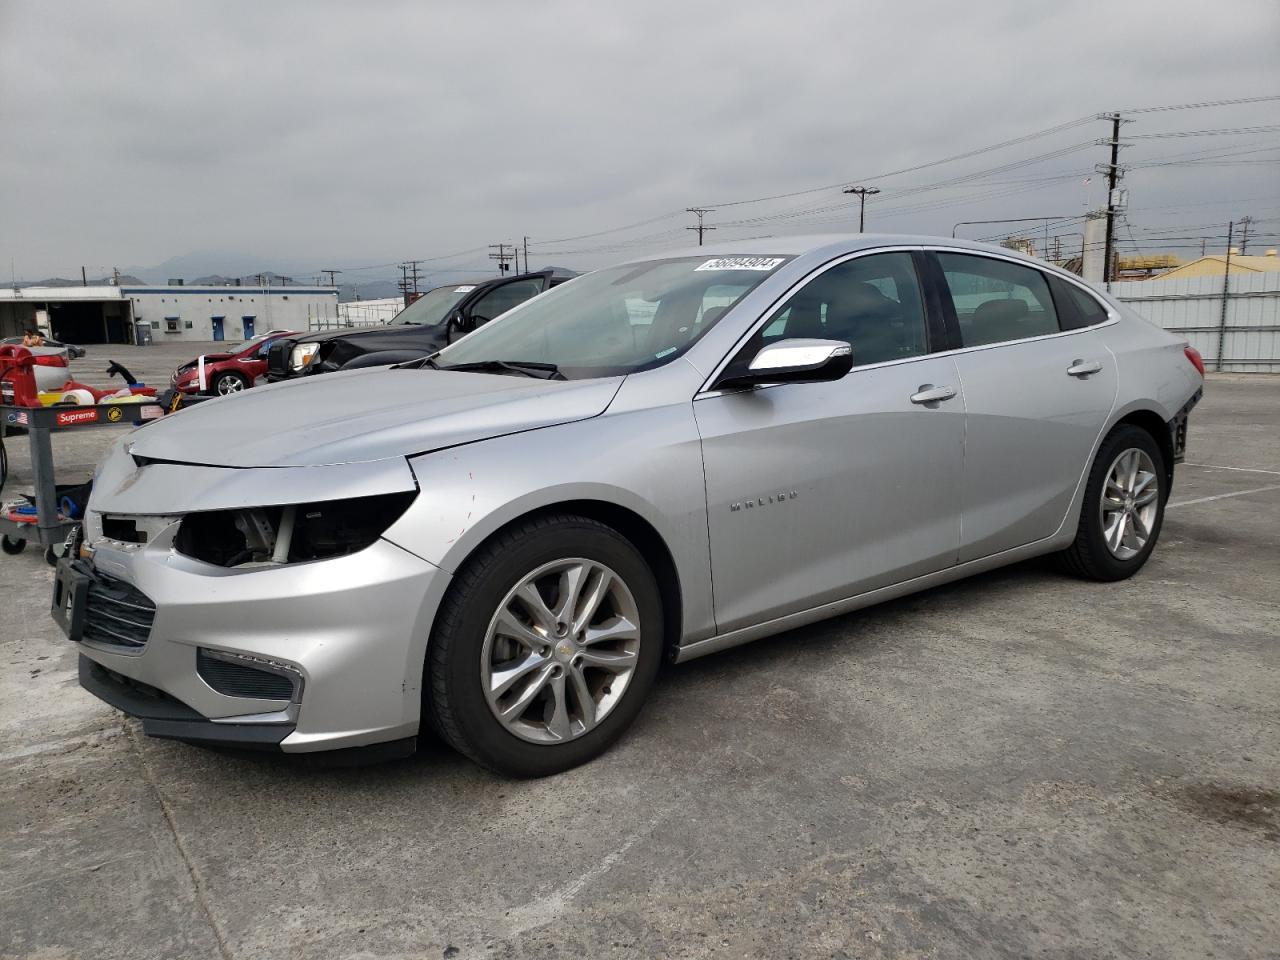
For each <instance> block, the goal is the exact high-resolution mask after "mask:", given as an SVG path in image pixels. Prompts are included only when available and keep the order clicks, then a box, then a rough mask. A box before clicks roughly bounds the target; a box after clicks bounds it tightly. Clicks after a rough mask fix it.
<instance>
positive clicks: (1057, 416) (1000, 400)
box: [934, 251, 1117, 563]
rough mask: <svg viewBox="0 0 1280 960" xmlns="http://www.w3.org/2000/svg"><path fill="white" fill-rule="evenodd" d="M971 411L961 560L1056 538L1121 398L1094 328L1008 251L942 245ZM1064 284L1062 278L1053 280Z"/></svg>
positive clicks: (941, 268)
mask: <svg viewBox="0 0 1280 960" xmlns="http://www.w3.org/2000/svg"><path fill="white" fill-rule="evenodd" d="M934 264H935V265H936V268H937V269H936V270H935V271H934V276H935V277H936V278H938V279H939V281H940V285H941V286H942V288H943V291H944V294H945V295H946V296H944V298H943V299H944V306H945V307H947V308H949V316H948V323H949V325H950V327H951V330H952V335H953V338H954V339H955V341H956V343H957V346H958V347H959V349H958V350H957V351H956V352H955V353H954V355H953V358H954V360H955V364H956V369H957V372H958V374H959V378H960V385H961V387H962V389H963V391H964V404H965V410H966V423H965V453H964V472H963V477H962V480H961V501H962V513H963V532H962V536H961V544H960V562H961V563H963V562H965V561H966V560H973V559H977V558H979V557H984V556H988V555H991V554H995V553H1000V552H1001V551H1004V550H1009V549H1012V548H1014V547H1018V546H1022V545H1024V544H1028V543H1033V542H1035V541H1037V540H1042V539H1044V538H1046V537H1048V536H1051V535H1052V534H1053V533H1054V532H1055V531H1057V529H1058V527H1059V526H1060V525H1061V523H1062V520H1063V518H1064V517H1065V516H1066V512H1067V507H1068V506H1069V504H1070V502H1071V498H1072V496H1073V495H1074V493H1075V490H1076V486H1077V484H1078V483H1079V482H1080V479H1081V475H1082V474H1083V472H1084V470H1085V467H1086V466H1087V465H1088V461H1089V456H1090V453H1091V451H1092V449H1093V445H1094V442H1095V441H1096V440H1097V437H1098V434H1099V432H1100V431H1101V430H1102V428H1103V426H1104V424H1105V423H1106V420H1107V417H1108V416H1109V414H1110V412H1111V408H1112V405H1113V404H1114V402H1115V397H1116V384H1117V376H1116V364H1115V360H1114V358H1113V357H1112V355H1111V353H1110V351H1108V350H1107V348H1106V346H1105V344H1104V343H1103V342H1102V339H1101V337H1100V336H1099V335H1098V334H1097V333H1096V332H1095V331H1094V330H1091V329H1069V328H1070V327H1072V326H1075V323H1074V322H1073V321H1074V318H1075V317H1076V311H1075V310H1074V309H1073V308H1072V307H1071V306H1070V305H1069V304H1067V303H1063V304H1061V305H1058V304H1057V303H1055V299H1054V296H1053V294H1052V293H1051V291H1050V285H1049V282H1048V279H1047V277H1046V276H1045V274H1044V273H1042V272H1041V271H1039V270H1037V269H1035V268H1034V267H1032V266H1030V265H1028V264H1026V263H1023V262H1020V261H1017V260H1013V259H1003V258H1000V257H998V256H994V255H993V256H987V255H983V254H975V253H967V252H966V253H958V252H949V251H937V252H936V253H935V255H934ZM1055 282H1057V283H1062V282H1065V281H1055Z"/></svg>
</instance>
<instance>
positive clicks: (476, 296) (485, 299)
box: [267, 270, 572, 380]
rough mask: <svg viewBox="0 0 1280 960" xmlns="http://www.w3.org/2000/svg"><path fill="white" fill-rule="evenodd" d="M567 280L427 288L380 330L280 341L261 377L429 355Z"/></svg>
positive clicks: (541, 276)
mask: <svg viewBox="0 0 1280 960" xmlns="http://www.w3.org/2000/svg"><path fill="white" fill-rule="evenodd" d="M570 279H572V276H570V275H568V274H564V273H559V272H557V271H555V270H541V271H538V272H537V273H522V274H519V275H518V276H514V277H497V278H494V279H492V280H485V281H482V282H481V283H455V284H450V285H448V286H445V287H436V288H435V289H434V290H428V291H427V292H426V293H424V294H423V295H422V296H421V297H419V298H418V299H417V300H415V301H414V302H413V303H411V304H410V305H409V306H407V307H405V309H403V310H401V311H400V312H399V313H398V314H396V316H395V319H394V320H392V321H391V323H390V324H389V325H388V326H384V327H354V328H353V327H342V328H339V329H337V330H320V331H317V332H316V333H308V334H303V335H301V336H296V337H282V338H281V339H279V340H277V341H276V342H275V343H273V344H272V345H271V349H270V351H269V352H268V353H267V379H268V380H287V379H289V378H290V377H300V376H303V375H309V374H315V373H331V372H333V371H334V370H351V369H354V368H357V367H377V366H384V365H386V364H391V363H404V362H405V361H407V360H416V359H418V358H419V357H425V356H429V355H431V354H433V353H435V352H436V351H437V350H442V349H444V348H445V347H447V346H448V345H449V344H450V343H452V342H453V341H454V340H456V339H458V338H459V337H461V336H464V335H465V334H468V333H470V332H471V331H472V330H474V329H476V327H478V326H480V325H482V324H484V323H487V322H488V321H490V320H492V319H493V318H494V317H496V316H498V315H499V314H503V313H506V312H507V311H508V310H510V309H511V308H512V307H515V306H518V305H519V304H521V303H524V302H525V301H526V300H528V299H529V298H530V297H534V296H537V295H538V294H539V293H542V292H543V291H544V290H549V289H551V288H552V287H554V286H557V285H559V284H561V283H564V282H565V281H566V280H570Z"/></svg>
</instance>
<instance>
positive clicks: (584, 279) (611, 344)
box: [435, 256, 790, 379]
mask: <svg viewBox="0 0 1280 960" xmlns="http://www.w3.org/2000/svg"><path fill="white" fill-rule="evenodd" d="M788 259H790V258H788V257H766V256H749V257H748V256H742V257H713V258H710V259H708V258H706V257H680V258H676V259H666V260H649V261H645V262H643V263H632V264H627V265H623V266H618V267H608V268H606V269H604V270H597V271H595V272H594V273H588V274H584V275H583V276H580V277H576V278H575V279H573V280H571V281H569V282H568V283H564V284H561V285H560V286H558V287H555V288H554V289H552V290H550V291H548V292H547V293H546V294H544V295H543V296H541V297H538V298H537V299H535V300H529V301H528V302H526V303H524V304H522V305H521V306H520V307H519V309H516V310H513V311H512V312H511V313H510V314H508V315H507V316H505V317H503V318H502V319H501V320H499V321H497V322H495V323H488V324H485V325H484V326H482V327H481V328H480V329H479V330H477V331H476V332H475V333H472V334H469V335H468V336H467V337H465V338H464V339H462V340H459V341H458V342H457V343H455V344H454V345H453V346H451V347H448V348H447V349H445V350H444V351H443V352H442V353H440V354H439V355H438V356H437V357H436V358H435V363H436V365H437V366H440V367H449V366H457V365H459V364H482V363H485V362H493V361H506V362H508V363H510V362H524V363H537V364H552V365H554V366H555V368H556V369H557V371H558V372H559V373H560V374H561V375H563V376H565V377H568V378H569V379H579V378H586V377H604V376H617V375H619V374H626V373H635V372H637V371H640V370H648V369H652V368H654V367H660V366H662V365H663V364H666V363H670V362H671V361H672V360H674V359H675V358H676V357H678V356H680V355H681V354H682V353H684V352H685V351H686V350H687V349H689V347H690V346H691V345H692V344H693V343H694V342H696V341H697V340H698V338H699V337H701V336H702V335H703V334H705V333H706V332H707V331H708V330H709V329H711V327H712V326H714V325H715V324H716V323H717V322H718V321H719V320H720V318H721V317H723V316H724V315H725V313H726V312H728V311H729V310H730V309H731V308H732V307H733V305H734V304H736V303H737V302H738V301H739V300H741V299H742V298H743V296H745V295H746V294H747V293H748V292H749V291H750V290H752V289H753V288H755V287H756V286H757V285H758V284H759V283H760V282H761V281H762V280H764V279H765V278H766V277H768V276H769V275H770V274H771V273H773V272H774V271H776V270H777V269H778V268H779V267H781V266H782V265H783V264H784V263H785V262H786V261H787V260H788ZM475 309H476V310H477V311H479V310H480V309H481V306H480V305H479V304H477V306H476V308H475Z"/></svg>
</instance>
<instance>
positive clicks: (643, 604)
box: [423, 514, 664, 777]
mask: <svg viewBox="0 0 1280 960" xmlns="http://www.w3.org/2000/svg"><path fill="white" fill-rule="evenodd" d="M562 567H563V568H564V569H561V568H562ZM579 568H581V569H582V570H585V571H586V572H585V573H583V574H582V580H584V581H585V583H586V585H585V586H584V587H583V588H582V590H581V597H582V598H583V599H582V602H581V603H579V604H577V605H576V606H575V609H576V610H578V611H585V610H587V609H588V608H589V607H590V606H591V605H590V603H589V600H590V599H592V598H593V597H595V596H597V595H599V596H603V597H604V599H603V600H602V601H600V603H599V606H598V608H596V609H598V614H597V616H598V617H599V618H602V619H591V621H590V622H591V623H592V624H597V626H595V627H593V628H591V629H590V630H589V631H588V632H587V633H586V634H578V633H575V627H576V625H575V624H574V623H572V622H568V621H573V620H574V619H575V618H574V617H572V616H565V617H564V618H563V619H564V621H566V622H558V623H556V624H555V626H553V627H547V628H543V627H540V626H539V625H538V624H539V621H538V620H537V619H536V618H535V617H534V616H533V615H532V613H529V615H528V616H527V617H526V618H525V619H523V620H522V622H527V623H528V624H530V625H531V626H532V629H530V627H525V629H524V630H523V634H524V636H525V640H523V641H516V640H514V639H509V638H510V637H512V636H515V633H510V632H506V633H505V635H499V634H503V633H504V631H505V630H506V629H507V628H503V627H499V626H498V623H499V616H498V615H499V614H500V613H503V612H504V611H507V612H510V611H511V610H516V612H517V616H518V617H520V616H523V614H521V613H520V611H522V610H523V611H532V609H533V608H532V607H530V606H528V605H527V604H526V601H524V600H521V599H520V597H519V596H517V594H516V591H517V588H518V587H522V586H523V585H524V584H526V583H529V582H532V583H533V585H534V589H535V590H536V591H538V593H540V594H541V599H542V600H543V608H542V612H543V614H549V615H550V616H551V619H552V620H553V621H554V620H556V617H555V610H554V608H556V607H557V606H558V604H559V603H560V598H561V596H562V594H563V592H564V585H565V584H566V583H567V582H569V581H568V580H567V578H568V577H570V576H576V575H577V574H575V573H574V571H575V570H577V569H579ZM610 574H611V575H612V577H613V579H610V578H609V576H608V575H610ZM537 576H540V577H541V579H533V580H532V581H531V578H535V577H537ZM602 583H607V584H609V586H608V588H607V592H606V591H605V590H604V589H593V585H596V584H602ZM526 595H527V594H526ZM631 617H635V618H636V619H637V620H638V627H639V629H638V631H627V630H626V629H625V626H619V625H625V624H626V623H630V618H631ZM577 619H578V620H581V615H579V616H578V617H577ZM504 622H506V623H510V622H511V620H510V619H509V618H508V619H506V620H504ZM542 622H543V623H545V620H544V621H542ZM566 627H567V629H568V633H567V634H565V633H564V632H563V628H566ZM552 630H556V631H558V632H555V633H554V634H553V633H552V632H551V631H552ZM618 630H622V631H623V632H624V633H634V634H635V636H634V638H633V639H626V640H618V641H614V642H604V643H600V644H599V645H591V644H592V640H591V634H592V633H595V634H596V635H597V636H601V637H602V636H607V635H611V631H618ZM662 631H663V621H662V601H661V597H660V594H659V591H658V585H657V581H656V580H655V579H654V576H653V573H652V571H651V570H650V569H649V566H648V564H646V563H645V561H644V558H643V557H642V556H641V555H640V553H639V551H638V550H636V548H635V547H634V546H633V545H632V544H631V542H630V541H628V540H627V539H626V538H625V537H623V536H622V535H621V534H619V533H618V532H617V531H616V530H613V529H612V528H610V527H607V526H605V525H604V524H601V523H598V522H596V521H594V520H590V519H587V518H585V517H579V516H575V515H570V514H552V515H547V516H542V517H535V518H531V519H529V520H526V521H523V522H521V523H519V524H517V525H516V526H514V527H512V528H511V529H509V530H506V531H504V532H503V533H501V534H500V535H498V536H497V537H495V538H493V539H492V540H491V541H489V542H488V543H486V544H485V545H484V546H482V547H481V548H480V549H479V550H478V551H477V552H476V553H475V554H474V555H473V556H472V557H470V558H469V559H468V560H467V562H466V564H465V565H464V566H463V567H462V569H461V570H459V571H458V574H457V575H456V576H455V577H454V580H453V583H452V585H451V586H450V588H449V591H448V593H447V594H446V596H445V599H444V601H443V603H442V604H441V607H440V611H439V613H438V615H437V617H436V623H435V626H434V628H433V630H432V634H431V638H430V643H429V644H428V648H427V658H426V665H425V673H426V677H425V683H424V685H423V689H424V703H423V716H424V718H426V719H428V721H429V722H430V723H431V725H432V726H433V727H434V728H435V730H436V732H437V733H438V734H439V735H440V736H441V737H442V738H443V739H444V740H445V742H447V743H448V744H449V745H451V746H452V747H453V748H454V749H456V750H457V751H458V752H460V753H462V754H464V755H466V756H468V757H470V758H471V759H472V760H474V761H475V762H476V763H478V764H480V765H481V766H484V767H487V768H488V769H490V770H493V771H495V772H497V773H500V774H503V775H505V776H510V777H543V776H548V775H550V774H553V773H559V772H561V771H563V770H568V769H570V768H571V767H576V766H578V765H579V764H582V763H585V762H587V761H588V760H591V759H592V758H594V757H596V756H598V755H599V754H601V753H603V752H604V751H605V750H606V749H608V748H609V746H610V745H611V744H613V742H614V741H616V740H617V739H618V737H620V736H621V735H622V733H623V731H625V730H626V729H627V727H629V726H630V725H631V723H632V722H633V721H634V720H635V718H636V716H637V715H638V714H639V712H640V708H641V706H642V704H643V702H644V700H645V697H646V696H647V695H648V692H649V689H650V687H652V685H653V681H654V678H655V677H656V676H657V673H658V667H659V665H660V663H661V660H662V652H663V648H664V637H663V635H662ZM519 632H520V631H516V633H519ZM561 636H563V638H564V639H557V638H558V637H561ZM580 636H581V637H583V638H584V640H585V642H584V643H583V644H581V645H579V644H578V643H577V638H578V637H580ZM531 640H532V643H531V642H530V641H531ZM541 641H545V646H544V648H543V650H542V651H541V653H539V652H538V651H536V649H534V648H535V647H536V646H537V645H538V643H539V642H541ZM504 651H505V652H504ZM615 651H616V652H615ZM539 657H541V658H542V659H540V660H539V659H538V658H539ZM602 658H603V659H605V660H608V658H615V659H616V664H615V665H614V666H611V667H610V668H609V669H608V670H600V669H597V668H594V667H593V666H592V665H591V662H586V661H587V660H589V661H592V662H594V661H596V660H601V659H602ZM534 661H537V662H536V663H534ZM518 662H522V663H523V664H526V665H528V664H532V665H533V669H532V670H529V671H526V674H525V675H524V677H522V679H521V680H520V681H518V682H517V683H513V684H512V686H511V689H510V691H509V692H508V693H506V694H502V695H494V696H495V701H494V703H493V705H491V700H490V694H489V693H488V691H489V690H490V689H491V688H492V687H493V686H494V685H495V684H496V681H494V680H493V675H494V674H500V673H501V672H502V671H500V670H497V669H495V667H497V666H498V665H499V664H507V665H508V666H509V665H511V664H516V663H518ZM617 664H630V665H631V666H630V670H629V673H625V674H623V673H621V672H617V669H618V668H617ZM526 677H527V679H526ZM548 677H550V679H548ZM558 678H563V679H558ZM619 682H621V683H622V689H621V690H620V691H619V692H618V693H617V694H616V696H615V695H614V694H613V690H612V688H613V687H614V686H616V685H617V684H618V683H619ZM539 684H541V686H539ZM579 684H581V685H579ZM535 687H536V688H537V689H539V691H540V692H539V693H538V694H537V695H536V696H535V697H534V699H533V700H532V701H530V705H529V706H528V707H527V708H525V709H524V710H523V712H520V713H518V714H515V715H514V716H515V719H509V720H508V721H507V722H505V723H504V722H503V721H501V720H499V718H498V713H497V711H498V710H499V709H500V708H501V707H502V705H503V704H504V703H507V702H508V701H502V700H500V697H501V696H506V697H508V698H509V702H510V703H512V704H517V705H518V701H520V700H522V699H523V698H524V696H525V695H526V694H527V692H528V691H529V690H532V689H534V688H535ZM580 690H581V691H584V692H585V693H586V694H587V696H588V697H589V698H591V704H592V705H591V706H590V707H589V708H584V707H583V706H582V703H583V701H582V699H581V697H582V693H579V691H580ZM557 691H558V695H559V697H560V698H561V699H559V700H557V699H555V698H556V696H557ZM597 700H598V702H596V701H597ZM559 703H563V704H566V705H567V709H566V710H564V711H561V710H557V709H556V705H557V704H559ZM512 709H513V710H514V709H516V707H515V706H513V707H512ZM588 712H589V713H590V715H591V718H592V721H591V723H590V724H588V723H587V722H585V720H584V718H585V717H586V715H587V714H588ZM568 725H572V729H571V728H570V726H568ZM557 731H559V732H557Z"/></svg>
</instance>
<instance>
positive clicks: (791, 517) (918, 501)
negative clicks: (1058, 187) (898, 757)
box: [693, 251, 964, 631]
mask: <svg viewBox="0 0 1280 960" xmlns="http://www.w3.org/2000/svg"><path fill="white" fill-rule="evenodd" d="M929 313H930V311H928V310H926V307H925V300H924V297H923V295H922V290H921V286H920V283H919V280H918V276H917V270H916V266H915V262H914V258H913V256H912V254H911V253H910V252H907V251H897V252H885V253H875V254H869V255H862V256H858V257H855V258H851V259H846V260H844V261H841V262H839V263H836V264H835V265H833V266H830V267H828V268H826V269H825V270H824V271H823V272H821V273H819V274H818V275H817V276H815V277H814V278H812V279H811V280H810V281H808V283H806V284H805V285H804V286H802V287H800V288H799V289H798V290H797V291H796V292H795V293H794V294H792V295H791V296H790V297H789V298H788V299H787V300H785V301H784V302H783V304H782V305H781V306H780V307H779V308H778V309H777V310H776V311H774V312H773V313H772V314H771V315H770V316H769V317H768V318H766V319H765V320H764V321H763V323H762V325H761V327H760V329H759V330H758V331H757V332H756V333H755V334H754V335H753V336H752V337H751V338H750V339H748V340H747V342H746V345H745V346H743V347H742V348H741V349H740V350H739V351H738V352H737V354H736V355H735V356H734V358H733V360H732V361H731V362H730V367H733V366H734V365H735V364H740V365H744V366H745V365H746V364H747V363H749V362H750V361H751V358H752V357H754V356H755V354H756V353H757V352H758V351H759V349H760V348H761V347H762V346H764V345H765V344H767V343H772V342H776V341H777V340H780V339H787V338H792V337H816V338H820V339H829V340H843V341H845V342H847V343H849V344H851V345H852V347H853V360H854V364H855V366H854V369H853V370H852V371H851V372H850V373H849V374H848V375H846V376H845V377H844V378H843V379H840V380H837V381H835V382H831V383H790V384H777V385H774V386H767V387H757V388H755V389H753V390H735V391H727V392H722V391H711V392H709V393H706V394H704V395H701V396H699V397H698V398H696V399H695V401H694V404H693V409H694V416H695V417H696V419H697V423H698V430H699V433H700V434H701V436H702V451H703V463H704V469H705V481H706V488H707V511H708V518H707V520H708V529H709V533H710V541H711V567H712V583H713V590H714V595H715V610H716V621H717V625H718V627H719V629H720V630H722V631H723V630H733V629H736V628H738V627H743V626H748V625H751V624H754V623H759V622H762V621H765V620H769V619H773V618H775V617H779V616H785V615H786V614H789V613H793V612H798V611H801V610H805V609H807V608H809V607H813V606H818V605H820V604H823V603H828V602H831V601H835V600H840V599H843V598H845V597H850V596H855V595H857V594H859V593H863V592H865V591H867V590H872V589H875V588H876V587H880V586H885V585H887V584H890V583H895V582H897V581H900V580H906V579H910V578H912V577H916V576H920V575H922V574H926V573H930V572H932V571H935V570H939V569H942V568H945V567H947V566H950V565H951V564H953V563H954V562H955V559H956V551H957V547H958V545H959V538H960V493H959V483H958V481H959V477H960V471H961V458H962V450H963V442H964V407H963V405H962V401H961V399H960V396H959V389H958V385H957V378H956V370H955V365H954V363H953V361H952V359H951V358H950V357H949V356H933V355H931V350H932V349H933V345H934V343H935V341H936V336H937V334H935V332H934V331H935V330H936V331H938V333H940V332H941V326H940V321H939V324H938V325H937V326H936V327H933V326H932V325H931V324H930V323H929V322H928V320H927V314H929ZM931 398H932V399H931Z"/></svg>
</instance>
